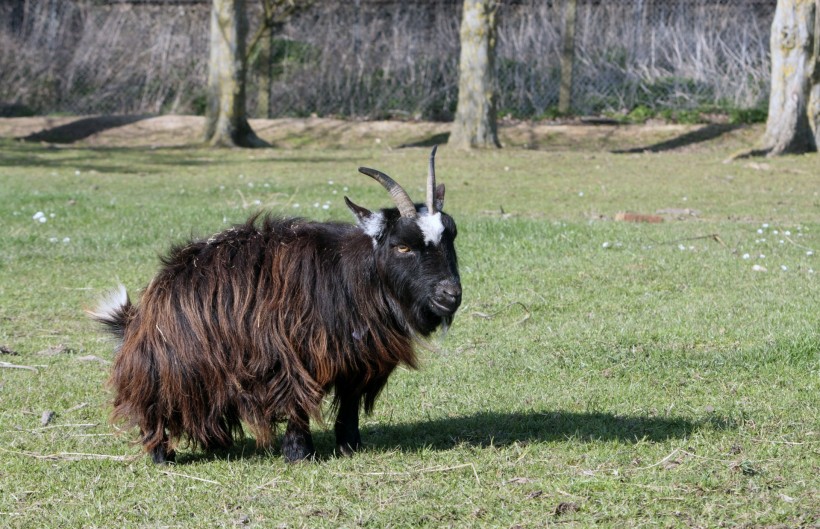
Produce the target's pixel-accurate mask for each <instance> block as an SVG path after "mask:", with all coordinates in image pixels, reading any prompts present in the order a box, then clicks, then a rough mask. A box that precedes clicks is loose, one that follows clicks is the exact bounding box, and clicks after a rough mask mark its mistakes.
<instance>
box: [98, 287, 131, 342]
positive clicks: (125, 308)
mask: <svg viewBox="0 0 820 529" xmlns="http://www.w3.org/2000/svg"><path fill="white" fill-rule="evenodd" d="M87 312H88V315H89V316H91V318H92V319H93V320H96V321H98V322H100V323H102V324H103V325H104V326H105V327H106V329H107V330H108V332H110V333H111V334H113V335H114V336H116V337H117V339H118V340H120V341H122V339H123V338H124V337H125V327H126V326H127V325H128V322H130V321H131V319H132V318H133V316H134V305H132V304H131V300H130V299H129V298H128V292H126V290H125V287H124V286H123V285H118V286H117V288H116V289H114V290H112V291H111V292H109V293H108V294H107V295H106V296H105V297H103V298H102V299H101V300H100V302H99V303H98V304H97V308H95V309H93V310H89V311H87Z"/></svg>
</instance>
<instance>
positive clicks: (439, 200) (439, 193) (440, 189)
mask: <svg viewBox="0 0 820 529" xmlns="http://www.w3.org/2000/svg"><path fill="white" fill-rule="evenodd" d="M434 200H435V204H436V211H441V209H442V208H443V207H444V184H439V185H437V186H436V193H435V197H434Z"/></svg>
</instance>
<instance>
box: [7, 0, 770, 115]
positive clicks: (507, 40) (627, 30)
mask: <svg viewBox="0 0 820 529" xmlns="http://www.w3.org/2000/svg"><path fill="white" fill-rule="evenodd" d="M15 5H16V6H17V8H16V9H17V10H18V12H16V13H11V11H10V9H11V8H9V7H8V6H5V7H4V6H0V21H2V20H7V21H8V20H10V21H11V22H7V23H3V22H0V71H2V72H3V75H2V76H0V102H5V103H24V104H26V105H28V106H30V107H32V108H34V109H35V110H37V111H39V112H70V113H79V114H87V113H163V112H173V113H199V112H201V111H202V109H203V105H204V90H205V79H206V68H207V46H208V41H207V36H208V35H207V32H208V31H209V26H208V9H209V3H208V2H200V3H186V4H185V5H180V4H178V3H168V4H163V3H161V2H151V3H147V4H137V3H132V4H127V3H112V4H104V3H99V2H85V1H81V0H28V1H26V2H24V3H22V4H19V3H18V4H15ZM20 5H22V6H23V7H22V8H21V7H20ZM251 5H252V6H256V4H254V3H251ZM774 5H775V1H774V0H631V1H623V2H604V1H600V0H579V5H578V15H577V17H578V28H577V32H576V36H577V43H576V49H577V51H576V73H575V76H574V78H575V83H574V89H573V106H574V109H575V111H576V112H578V113H581V114H597V113H601V112H619V111H629V110H631V109H633V108H636V107H639V106H645V107H649V108H652V109H656V110H658V109H663V108H700V107H704V106H719V107H724V108H726V107H734V108H755V107H756V108H760V107H763V106H765V103H766V99H767V97H768V87H769V81H768V77H769V45H768V39H769V26H770V23H771V19H772V15H773V13H774ZM460 6H461V2H460V1H458V0H437V1H429V2H404V1H398V0H396V1H387V0H379V1H375V0H351V1H349V2H317V3H316V4H315V6H314V7H313V8H312V9H310V10H309V11H307V12H304V13H302V14H300V15H299V16H297V17H294V18H293V19H291V20H290V21H289V22H288V23H287V24H285V25H284V26H283V27H282V28H280V29H281V30H280V31H279V32H278V34H277V35H276V37H275V39H274V40H273V46H272V48H271V50H270V51H265V50H256V51H255V52H254V54H253V56H252V57H251V61H250V72H249V77H248V84H249V86H248V90H247V93H248V96H249V101H248V110H249V112H250V114H251V116H254V115H258V114H259V113H261V112H263V109H262V106H261V103H260V105H257V101H260V102H261V101H262V100H263V99H266V98H260V97H258V94H259V92H260V91H268V90H270V101H272V105H271V106H272V108H271V114H272V115H274V116H285V115H291V116H306V115H310V114H313V113H316V114H319V115H338V116H355V117H364V118H382V117H401V118H425V119H438V120H447V119H451V118H452V115H453V113H454V110H455V102H456V99H457V97H456V96H457V87H458V79H457V72H458V68H457V62H458V51H459V41H458V23H459V18H460ZM562 6H563V2H558V1H545V0H517V1H508V2H504V3H503V4H502V10H501V16H500V25H499V30H498V44H497V48H496V50H497V53H498V58H497V61H496V65H497V68H498V83H499V109H500V112H501V115H504V114H507V113H509V114H512V115H514V116H519V117H538V116H543V115H545V114H550V113H551V112H552V111H553V110H554V107H555V106H556V105H557V100H558V86H559V72H560V68H559V44H560V34H561V26H560V21H561V18H562ZM255 8H256V9H258V6H256V7H255ZM20 9H22V12H21V11H20ZM254 16H255V15H254V13H251V16H250V19H251V22H252V24H253V21H254ZM257 20H258V18H257ZM269 70H270V71H272V72H273V74H272V77H273V79H272V81H271V82H268V80H267V77H266V76H267V72H268V71H269ZM257 108H259V110H258V111H257Z"/></svg>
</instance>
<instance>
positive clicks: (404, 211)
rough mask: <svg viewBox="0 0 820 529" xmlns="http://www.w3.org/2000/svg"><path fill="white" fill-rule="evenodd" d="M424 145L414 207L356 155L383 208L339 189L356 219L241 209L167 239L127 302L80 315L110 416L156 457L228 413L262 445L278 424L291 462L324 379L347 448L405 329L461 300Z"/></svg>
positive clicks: (449, 231) (220, 425) (211, 429)
mask: <svg viewBox="0 0 820 529" xmlns="http://www.w3.org/2000/svg"><path fill="white" fill-rule="evenodd" d="M435 152H436V150H435V148H434V149H433V152H432V153H431V155H430V164H429V176H428V183H427V201H426V204H424V205H422V204H418V205H416V204H413V202H412V201H411V200H410V198H409V196H408V195H407V193H406V192H405V191H404V190H403V189H402V188H401V187H400V186H399V185H398V184H397V183H396V182H395V181H393V180H392V179H391V178H390V177H389V176H387V175H385V174H383V173H381V172H379V171H376V170H374V169H368V168H364V167H362V168H360V169H359V171H361V172H362V173H364V174H366V175H368V176H370V177H372V178H374V179H375V180H377V181H378V182H380V183H381V184H382V185H383V186H384V187H385V188H386V189H387V190H388V191H389V192H390V195H391V196H392V197H393V200H394V202H395V203H396V206H397V207H396V208H390V209H382V210H379V211H375V212H373V211H370V210H368V209H365V208H363V207H361V206H358V205H356V204H354V203H353V202H351V201H350V200H349V199H348V198H347V197H345V202H346V204H347V206H348V207H349V208H350V210H351V211H352V212H353V213H354V215H355V216H356V218H357V220H358V225H353V224H342V223H332V222H323V223H319V222H310V221H306V220H303V219H274V218H271V217H270V216H265V217H263V218H261V219H260V218H259V215H256V216H253V217H251V218H250V219H249V220H248V221H247V223H245V224H244V225H240V226H235V227H233V228H230V229H228V230H226V231H223V232H221V233H218V234H216V235H214V236H212V237H211V238H209V239H207V240H198V241H193V242H190V243H188V244H185V245H182V246H177V247H174V248H173V249H172V250H171V252H170V254H169V255H168V256H167V257H165V258H164V259H163V260H162V265H163V266H162V268H161V269H160V271H159V273H158V274H157V276H156V277H155V278H154V279H153V281H151V283H150V284H149V285H148V287H147V288H146V289H145V291H144V292H143V293H142V296H141V298H140V302H139V305H138V306H135V305H132V304H131V302H130V300H129V298H128V295H127V294H126V292H125V288H124V287H120V289H119V290H118V291H116V292H115V293H113V294H112V295H111V296H110V297H109V298H108V299H107V300H105V301H103V302H102V303H101V305H100V307H99V308H97V309H96V310H95V311H94V312H92V313H91V316H92V317H93V318H94V319H96V320H98V321H100V322H102V323H103V324H105V325H106V326H107V327H108V329H109V330H110V331H111V332H112V333H113V334H114V335H115V336H116V337H117V338H118V339H119V344H118V347H117V353H116V359H115V361H114V366H113V369H112V373H111V377H110V380H109V384H110V386H111V387H112V388H113V390H114V392H115V397H114V410H113V413H112V419H114V420H118V419H119V420H124V421H126V422H128V423H129V424H131V425H136V426H138V427H139V429H140V434H141V442H142V444H143V447H144V448H145V450H146V451H147V452H150V453H151V455H152V457H153V460H154V462H156V463H163V462H165V461H169V460H173V458H174V448H175V446H176V445H177V443H178V442H179V441H180V440H181V439H186V438H187V439H188V440H190V441H191V442H192V443H193V445H194V446H195V447H200V448H203V449H206V450H207V449H214V448H224V447H228V446H230V445H231V444H232V443H233V440H234V438H235V437H236V436H237V435H241V434H242V423H243V422H244V423H245V425H247V427H248V428H249V429H250V430H251V431H252V432H253V434H254V435H255V437H256V440H257V444H259V445H266V444H268V443H269V442H270V439H271V436H272V433H273V427H275V424H276V423H277V422H280V421H287V428H286V431H285V435H284V439H283V441H282V454H283V455H284V457H285V459H286V460H288V461H297V460H301V459H305V458H308V457H311V456H312V454H313V453H314V448H313V441H312V438H311V434H310V428H309V422H310V418H311V417H313V418H314V419H315V420H321V404H322V400H323V398H324V396H325V394H326V393H328V392H329V391H330V390H331V389H334V391H335V396H334V407H335V408H336V409H337V410H338V413H337V416H336V421H335V433H336V444H337V449H338V450H339V452H341V453H342V454H345V455H349V454H351V453H352V452H353V451H355V450H356V449H358V448H359V447H360V444H361V438H360V435H359V409H360V408H361V407H363V408H364V410H365V412H368V413H369V412H370V411H371V410H372V409H373V405H374V402H375V400H376V397H377V396H378V394H379V392H380V391H381V389H382V388H383V387H384V385H385V384H386V382H387V379H388V377H389V376H390V374H391V373H392V372H393V370H394V369H395V367H396V366H397V365H399V364H402V363H403V364H405V365H407V366H410V367H416V355H415V352H414V342H415V339H416V338H417V337H418V336H427V335H429V334H430V333H432V332H433V331H435V330H436V328H438V327H439V326H444V327H446V326H448V325H449V324H450V323H451V322H452V319H453V315H454V313H455V312H456V310H457V309H458V307H459V305H460V304H461V282H460V278H459V274H458V263H457V260H456V251H455V247H454V245H453V241H454V239H455V237H456V225H455V222H454V221H453V219H452V218H451V217H450V216H449V215H447V214H446V213H443V212H442V211H441V208H442V205H443V201H444V186H443V185H439V186H436V183H435V169H434V163H435Z"/></svg>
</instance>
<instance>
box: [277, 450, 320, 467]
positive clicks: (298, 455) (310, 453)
mask: <svg viewBox="0 0 820 529" xmlns="http://www.w3.org/2000/svg"><path fill="white" fill-rule="evenodd" d="M282 455H283V456H284V457H285V462H286V463H301V462H302V461H310V460H312V459H313V458H314V457H316V452H315V451H314V450H313V449H312V448H306V447H289V448H285V447H283V448H282Z"/></svg>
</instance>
